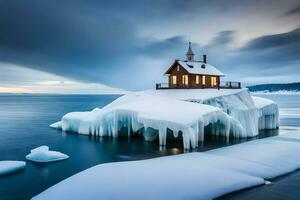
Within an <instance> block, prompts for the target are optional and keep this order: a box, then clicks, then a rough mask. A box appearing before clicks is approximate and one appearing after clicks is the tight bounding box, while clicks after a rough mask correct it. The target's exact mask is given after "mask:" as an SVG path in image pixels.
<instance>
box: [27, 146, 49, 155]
mask: <svg viewBox="0 0 300 200" xmlns="http://www.w3.org/2000/svg"><path fill="white" fill-rule="evenodd" d="M40 151H49V147H48V146H45V145H43V146H40V147H37V148H35V149H31V150H30V153H35V152H40Z"/></svg>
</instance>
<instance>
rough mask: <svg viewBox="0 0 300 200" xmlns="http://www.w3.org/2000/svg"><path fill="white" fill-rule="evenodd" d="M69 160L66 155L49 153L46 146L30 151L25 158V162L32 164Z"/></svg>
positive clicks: (56, 152)
mask: <svg viewBox="0 0 300 200" xmlns="http://www.w3.org/2000/svg"><path fill="white" fill-rule="evenodd" d="M67 158H69V156H67V155H66V154H63V153H61V152H58V151H49V147H48V146H40V147H37V148H35V149H32V150H31V151H30V154H28V155H27V156H26V159H27V160H30V161H34V162H53V161H59V160H64V159H67Z"/></svg>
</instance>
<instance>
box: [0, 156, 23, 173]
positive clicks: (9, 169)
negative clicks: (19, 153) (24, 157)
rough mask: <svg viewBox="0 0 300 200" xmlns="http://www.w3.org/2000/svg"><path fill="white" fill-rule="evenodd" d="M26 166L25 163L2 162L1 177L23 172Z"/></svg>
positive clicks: (0, 162) (0, 164) (0, 163)
mask: <svg viewBox="0 0 300 200" xmlns="http://www.w3.org/2000/svg"><path fill="white" fill-rule="evenodd" d="M25 166H26V163H25V162H24V161H10V160H7V161H0V176H1V175H5V174H9V173H13V172H16V171H19V170H22V169H24V168H25Z"/></svg>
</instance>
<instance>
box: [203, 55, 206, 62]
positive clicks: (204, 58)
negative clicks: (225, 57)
mask: <svg viewBox="0 0 300 200" xmlns="http://www.w3.org/2000/svg"><path fill="white" fill-rule="evenodd" d="M203 62H204V63H205V64H206V63H207V61H206V55H205V54H204V55H203Z"/></svg>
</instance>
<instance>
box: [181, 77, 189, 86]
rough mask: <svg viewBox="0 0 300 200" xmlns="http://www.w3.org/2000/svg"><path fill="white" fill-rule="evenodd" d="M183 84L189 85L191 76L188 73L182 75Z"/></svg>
mask: <svg viewBox="0 0 300 200" xmlns="http://www.w3.org/2000/svg"><path fill="white" fill-rule="evenodd" d="M182 84H183V85H188V84H189V77H188V75H182Z"/></svg>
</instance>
